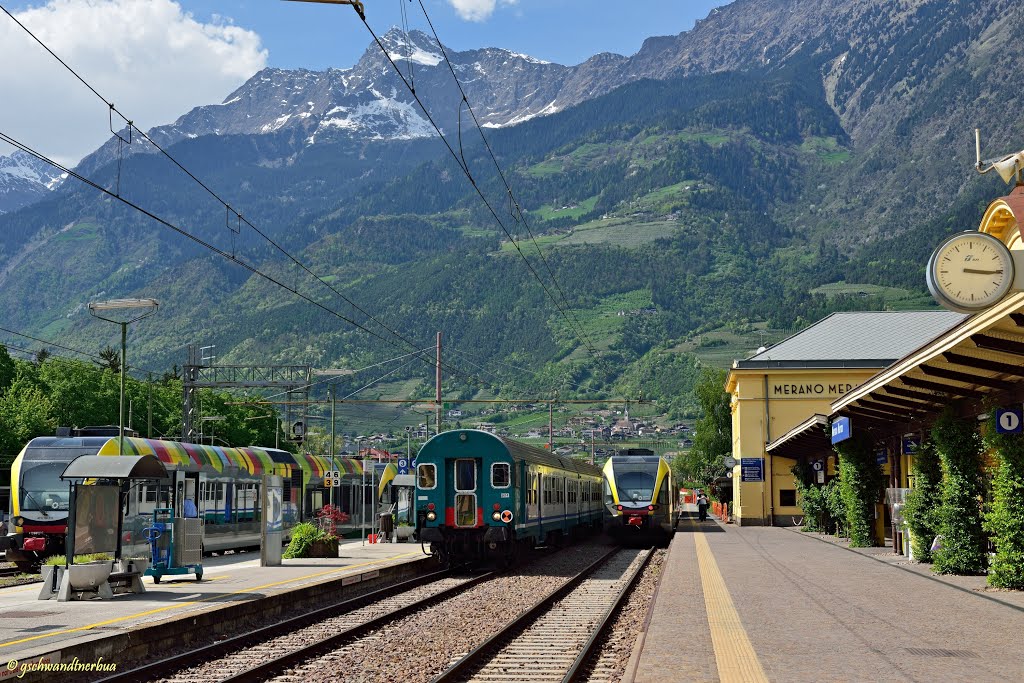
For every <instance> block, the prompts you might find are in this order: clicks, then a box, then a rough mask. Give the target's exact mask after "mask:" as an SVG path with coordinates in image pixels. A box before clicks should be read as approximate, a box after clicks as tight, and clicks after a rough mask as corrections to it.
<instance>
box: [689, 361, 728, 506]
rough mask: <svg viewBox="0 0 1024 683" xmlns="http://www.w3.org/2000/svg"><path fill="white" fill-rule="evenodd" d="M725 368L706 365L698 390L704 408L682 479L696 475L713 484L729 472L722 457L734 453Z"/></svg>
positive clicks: (699, 380) (696, 388) (695, 430)
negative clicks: (707, 366)
mask: <svg viewBox="0 0 1024 683" xmlns="http://www.w3.org/2000/svg"><path fill="white" fill-rule="evenodd" d="M725 378H726V373H725V370H722V369H720V368H704V369H703V370H701V374H700V379H698V380H697V386H696V387H694V392H695V393H696V395H697V401H698V403H699V404H700V408H701V417H700V418H698V419H697V422H696V423H695V428H694V434H693V447H692V448H691V449H690V452H689V453H687V454H686V455H685V456H684V457H683V458H682V463H680V464H681V468H680V469H681V471H680V472H679V474H680V475H681V478H682V479H695V480H697V481H699V482H700V483H701V484H703V485H705V486H710V485H711V482H713V481H714V480H715V479H716V478H718V477H720V476H723V475H724V474H725V471H726V468H725V465H724V464H722V458H724V457H726V456H728V455H730V454H731V453H732V408H731V407H730V401H731V397H730V396H729V394H728V393H727V392H726V391H725V388H724V387H725Z"/></svg>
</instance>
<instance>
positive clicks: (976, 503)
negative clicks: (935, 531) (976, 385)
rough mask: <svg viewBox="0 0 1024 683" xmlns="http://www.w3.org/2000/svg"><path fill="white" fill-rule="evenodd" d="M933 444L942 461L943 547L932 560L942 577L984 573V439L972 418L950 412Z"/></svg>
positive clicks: (936, 431) (940, 517)
mask: <svg viewBox="0 0 1024 683" xmlns="http://www.w3.org/2000/svg"><path fill="white" fill-rule="evenodd" d="M932 441H933V442H934V443H935V449H936V451H938V454H939V459H940V460H941V462H942V486H941V488H940V493H941V499H942V504H941V506H940V507H939V513H938V520H939V535H940V536H941V537H942V541H941V543H942V545H941V547H940V548H939V549H938V550H937V551H936V552H935V555H934V557H933V560H934V565H933V567H932V568H933V569H934V570H935V571H936V572H939V573H940V574H984V573H985V570H986V568H987V565H988V561H987V560H988V558H987V557H986V555H985V534H984V530H983V529H982V521H981V506H980V501H981V494H982V485H981V445H982V444H981V436H980V435H979V434H978V423H977V421H976V420H973V419H962V418H958V417H956V416H955V415H954V414H953V412H952V410H949V409H947V410H946V411H945V412H944V413H943V414H942V416H941V417H939V419H938V421H937V422H936V423H935V425H934V426H933V427H932Z"/></svg>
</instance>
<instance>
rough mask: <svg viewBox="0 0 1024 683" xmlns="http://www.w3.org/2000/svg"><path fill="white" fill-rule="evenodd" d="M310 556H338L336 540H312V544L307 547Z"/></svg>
mask: <svg viewBox="0 0 1024 683" xmlns="http://www.w3.org/2000/svg"><path fill="white" fill-rule="evenodd" d="M309 556H310V557H337V556H338V540H337V539H334V540H332V541H313V545H312V546H310V548H309Z"/></svg>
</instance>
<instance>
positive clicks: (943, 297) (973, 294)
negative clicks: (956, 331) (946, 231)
mask: <svg viewBox="0 0 1024 683" xmlns="http://www.w3.org/2000/svg"><path fill="white" fill-rule="evenodd" d="M926 277H927V282H928V291H929V292H931V294H932V296H933V297H935V300H936V301H938V302H939V304H941V305H942V306H943V307H945V308H948V309H950V310H952V311H957V312H958V313H977V312H979V311H983V310H985V309H986V308H989V307H990V306H992V305H994V304H996V303H997V302H999V301H1000V300H1001V299H1002V298H1003V297H1004V296H1006V295H1007V293H1009V291H1010V289H1011V288H1012V287H1013V278H1014V267H1013V256H1011V254H1010V250H1009V249H1007V248H1006V245H1005V244H1003V242H1002V241H1001V240H999V239H997V238H995V237H993V236H992V235H989V234H987V233H983V232H962V233H959V234H956V235H953V236H952V237H949V238H947V239H945V240H944V241H943V242H942V243H941V244H939V246H938V247H936V249H935V251H934V252H932V256H931V258H930V259H929V260H928V270H927V276H926Z"/></svg>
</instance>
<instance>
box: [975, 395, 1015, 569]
mask: <svg viewBox="0 0 1024 683" xmlns="http://www.w3.org/2000/svg"><path fill="white" fill-rule="evenodd" d="M991 413H992V418H991V419H990V421H989V424H988V425H987V429H986V431H985V445H986V446H987V447H988V448H989V449H991V450H992V451H993V452H994V454H995V456H996V458H997V461H998V468H997V469H996V472H995V476H994V477H993V482H992V505H991V507H990V508H989V511H988V513H987V514H986V515H985V522H984V528H985V530H986V531H988V532H989V533H990V534H992V540H993V541H994V542H995V546H996V553H995V557H994V558H993V559H992V566H991V568H990V569H989V575H988V582H989V584H991V585H993V586H997V587H999V588H1017V589H1021V588H1024V435H1020V434H999V433H997V432H996V425H995V411H994V410H993V411H991Z"/></svg>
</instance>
